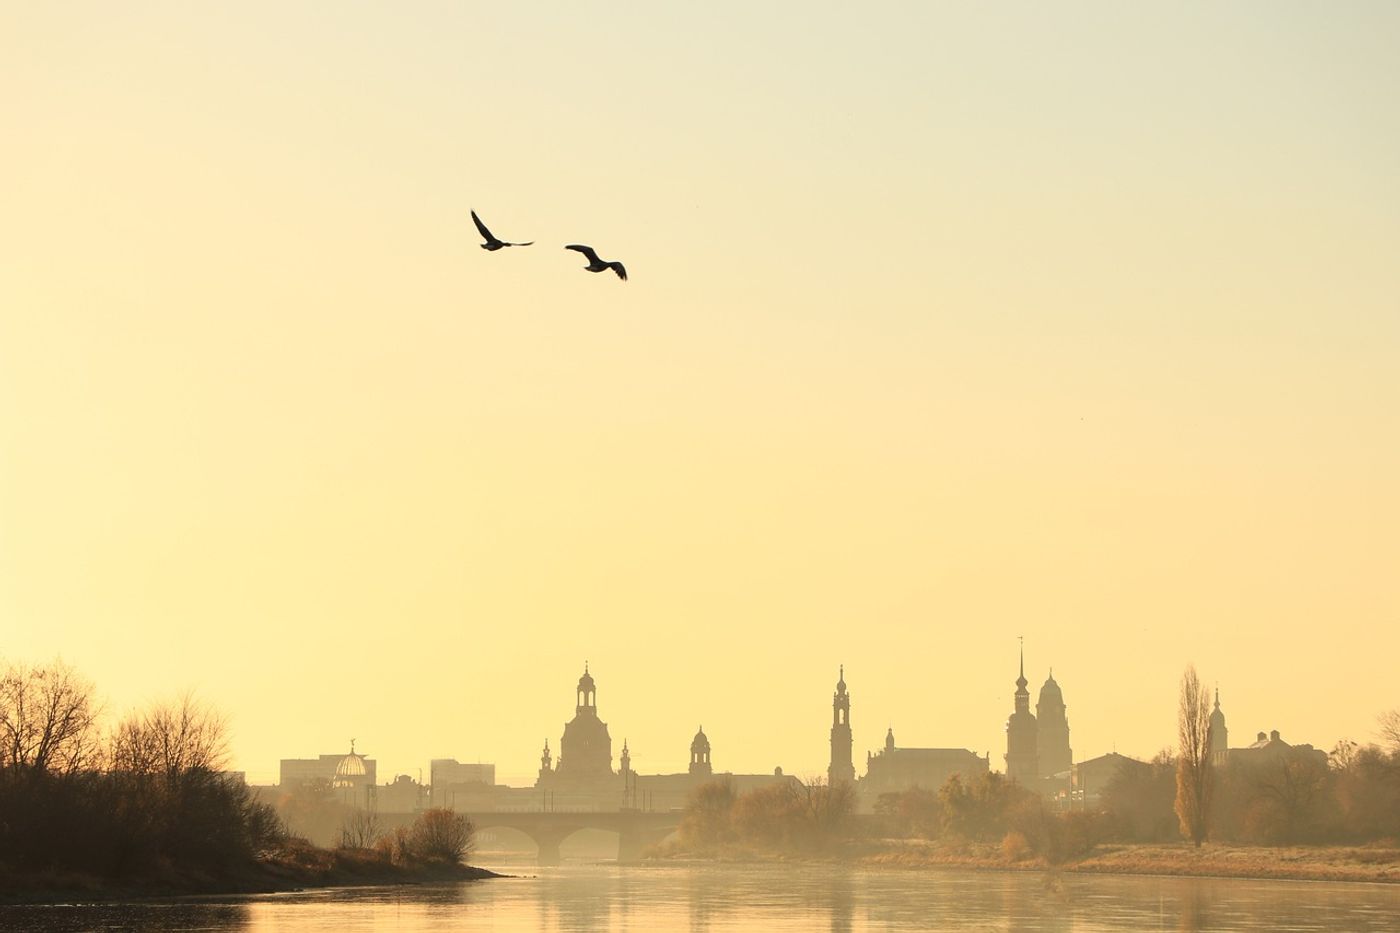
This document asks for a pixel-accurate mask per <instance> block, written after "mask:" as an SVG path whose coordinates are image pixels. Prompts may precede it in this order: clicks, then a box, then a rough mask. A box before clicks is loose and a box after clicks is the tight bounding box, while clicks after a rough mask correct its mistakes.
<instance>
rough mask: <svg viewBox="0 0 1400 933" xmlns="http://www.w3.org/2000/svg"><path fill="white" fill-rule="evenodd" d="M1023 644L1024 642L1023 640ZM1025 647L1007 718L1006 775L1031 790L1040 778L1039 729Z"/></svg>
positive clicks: (1022, 651) (1022, 650)
mask: <svg viewBox="0 0 1400 933" xmlns="http://www.w3.org/2000/svg"><path fill="white" fill-rule="evenodd" d="M1023 645H1024V643H1023ZM1029 683H1030V681H1028V680H1026V650H1025V648H1024V646H1023V647H1022V648H1021V676H1019V677H1017V678H1016V707H1015V712H1013V713H1012V714H1011V718H1010V719H1008V720H1006V776H1007V777H1008V778H1010V779H1011V780H1013V781H1016V782H1017V783H1018V784H1021V785H1022V786H1024V787H1030V788H1032V789H1034V788H1035V786H1036V781H1037V780H1038V779H1039V777H1040V763H1039V760H1038V759H1039V757H1040V756H1039V754H1038V749H1037V744H1038V742H1039V734H1038V733H1039V730H1038V729H1037V728H1036V722H1035V714H1034V713H1032V712H1031V692H1030V691H1029V690H1027V689H1026V686H1027V685H1028V684H1029Z"/></svg>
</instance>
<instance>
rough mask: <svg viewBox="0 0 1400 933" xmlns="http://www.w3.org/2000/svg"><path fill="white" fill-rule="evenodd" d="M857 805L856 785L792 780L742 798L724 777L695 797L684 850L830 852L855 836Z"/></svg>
mask: <svg viewBox="0 0 1400 933" xmlns="http://www.w3.org/2000/svg"><path fill="white" fill-rule="evenodd" d="M855 804H856V798H855V789H854V788H853V787H852V786H851V785H850V784H844V783H843V784H837V785H835V786H828V785H827V784H826V783H825V782H824V781H822V780H820V779H816V780H813V781H811V782H809V783H807V784H803V783H802V782H800V781H797V780H795V779H790V780H787V781H780V782H777V783H773V784H769V785H767V786H765V787H760V788H757V789H755V790H751V791H749V792H748V793H744V794H738V793H735V791H734V785H733V784H732V783H731V782H730V781H728V780H726V779H724V778H720V779H718V780H715V781H710V782H707V783H705V784H702V785H700V786H699V787H697V788H695V790H693V791H692V792H691V794H690V798H689V800H688V802H687V805H686V809H685V815H684V816H683V817H682V819H681V825H680V829H679V831H678V834H677V835H678V842H679V846H678V848H679V849H681V850H682V851H685V852H687V853H693V854H700V855H717V854H722V853H725V852H728V851H732V850H735V849H752V850H761V851H765V852H793V853H799V852H826V851H830V850H831V849H832V848H834V847H836V846H838V845H840V844H841V843H842V842H843V841H844V840H845V839H846V838H847V837H848V836H849V835H850V832H851V822H852V821H851V816H852V814H854V813H855Z"/></svg>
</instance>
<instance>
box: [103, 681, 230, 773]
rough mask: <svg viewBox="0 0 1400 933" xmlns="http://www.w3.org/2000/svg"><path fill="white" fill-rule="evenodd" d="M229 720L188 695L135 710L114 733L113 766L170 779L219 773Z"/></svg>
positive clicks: (224, 750)
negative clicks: (143, 709)
mask: <svg viewBox="0 0 1400 933" xmlns="http://www.w3.org/2000/svg"><path fill="white" fill-rule="evenodd" d="M227 732H228V728H227V723H226V721H225V719H224V717H223V715H222V714H221V713H219V712H218V711H216V710H214V709H213V708H212V707H210V706H208V705H207V704H205V703H204V702H202V701H201V700H198V699H196V698H195V696H194V694H192V693H185V694H184V695H182V696H181V697H180V698H179V699H177V700H174V701H172V702H169V703H159V704H156V705H155V706H152V707H151V708H150V709H148V710H147V711H146V712H144V713H133V714H131V715H130V716H128V717H127V718H126V719H125V720H123V721H122V723H121V724H120V725H119V726H117V731H116V733H115V734H114V735H113V737H112V768H113V770H116V771H124V772H129V773H132V774H143V775H161V776H163V777H165V778H167V779H169V780H174V779H177V778H179V777H181V776H182V775H185V774H189V773H190V772H192V771H217V770H219V769H220V768H222V767H223V766H224V763H225V762H226V761H227V759H228V738H227Z"/></svg>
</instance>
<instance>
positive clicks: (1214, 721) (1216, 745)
mask: <svg viewBox="0 0 1400 933" xmlns="http://www.w3.org/2000/svg"><path fill="white" fill-rule="evenodd" d="M1206 735H1207V736H1208V737H1209V740H1210V763H1211V764H1213V765H1217V766H1219V765H1223V764H1225V759H1226V758H1228V757H1230V730H1229V729H1228V728H1226V726H1225V713H1224V712H1223V711H1221V709H1220V688H1219V687H1216V688H1215V710H1214V711H1212V712H1211V714H1210V728H1209V730H1208V731H1207V732H1206Z"/></svg>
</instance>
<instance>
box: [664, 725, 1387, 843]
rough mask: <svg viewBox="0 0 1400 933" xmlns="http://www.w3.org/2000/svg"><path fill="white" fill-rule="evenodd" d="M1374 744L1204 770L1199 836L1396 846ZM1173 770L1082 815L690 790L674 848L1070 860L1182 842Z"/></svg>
mask: <svg viewBox="0 0 1400 933" xmlns="http://www.w3.org/2000/svg"><path fill="white" fill-rule="evenodd" d="M1382 735H1383V736H1385V741H1386V744H1385V746H1378V745H1367V746H1364V747H1363V746H1359V745H1357V744H1355V743H1352V742H1342V743H1339V744H1338V745H1337V746H1336V748H1335V749H1334V750H1333V751H1332V753H1331V755H1329V756H1321V755H1319V754H1317V753H1316V752H1313V751H1312V750H1311V749H1288V748H1285V749H1282V750H1280V751H1278V752H1275V753H1273V754H1266V755H1251V756H1248V757H1246V756H1235V757H1234V758H1233V759H1227V761H1226V762H1225V763H1224V764H1220V765H1211V766H1210V767H1211V770H1212V788H1213V793H1212V795H1211V797H1210V801H1209V812H1208V814H1207V819H1206V827H1207V838H1208V839H1209V840H1211V841H1215V842H1227V843H1240V844H1251V845H1279V846H1282V845H1297V844H1356V843H1372V842H1385V843H1389V844H1392V845H1393V844H1394V843H1395V841H1396V840H1400V716H1397V715H1396V714H1393V713H1392V714H1388V715H1387V716H1385V717H1383V718H1382ZM1179 772H1180V768H1179V761H1178V759H1177V756H1175V755H1174V754H1173V753H1172V752H1170V751H1165V752H1162V753H1161V754H1159V755H1158V756H1157V757H1155V758H1154V759H1153V760H1152V761H1150V762H1141V763H1137V762H1129V763H1127V764H1125V765H1124V766H1123V767H1122V769H1121V770H1120V771H1119V773H1118V774H1117V776H1116V777H1114V778H1113V779H1112V780H1111V781H1110V783H1109V784H1108V786H1107V787H1106V789H1105V792H1104V794H1103V797H1102V799H1101V801H1100V802H1099V803H1098V804H1097V805H1096V806H1094V807H1092V808H1090V809H1075V810H1070V811H1060V810H1057V809H1055V808H1054V807H1053V805H1052V804H1051V803H1049V802H1048V801H1046V800H1044V799H1042V798H1041V797H1040V796H1039V795H1037V794H1035V793H1033V792H1032V791H1030V790H1028V789H1027V788H1024V787H1022V786H1020V785H1019V784H1016V783H1014V782H1012V781H1009V780H1007V779H1006V778H1005V777H1004V776H1003V775H1000V774H996V773H988V774H981V775H978V776H976V777H974V778H970V779H964V778H962V777H959V776H956V775H955V776H954V777H952V778H950V779H949V780H948V781H947V783H945V784H944V785H943V786H942V787H939V788H936V789H934V788H922V787H912V788H909V789H907V790H904V791H902V792H898V793H887V794H882V795H880V798H879V800H878V801H877V802H876V804H875V807H874V811H875V812H874V814H873V816H867V817H861V818H856V817H855V816H854V811H855V803H856V801H855V792H854V788H853V787H852V786H851V785H849V784H840V785H837V786H835V787H828V786H826V785H825V783H824V782H822V781H820V780H816V781H813V782H811V783H810V784H802V783H800V782H797V781H792V782H789V783H786V784H774V785H770V786H768V787H764V788H760V789H758V790H754V791H750V792H748V793H746V794H736V793H735V792H734V789H733V787H732V785H730V784H729V783H728V782H727V781H724V780H718V781H713V782H710V783H708V784H704V785H701V786H700V787H698V788H696V789H695V791H693V792H692V794H691V797H690V799H689V801H688V803H687V806H686V809H685V816H684V819H683V822H682V824H681V828H680V833H679V840H678V844H677V845H675V846H674V847H673V849H675V850H677V851H679V852H684V853H688V854H698V855H714V854H724V853H728V852H736V851H739V852H742V851H752V852H769V853H794V854H800V853H810V854H832V853H839V852H842V851H848V852H853V853H854V852H860V851H863V850H864V849H865V848H867V847H868V844H869V843H871V842H872V841H875V840H879V839H911V840H912V839H923V840H939V841H940V842H942V843H947V844H948V845H951V846H958V845H961V844H963V843H977V844H988V843H992V844H997V845H999V846H1000V848H1001V855H1002V857H1003V858H1004V859H1005V860H1006V861H1011V862H1015V861H1020V860H1022V859H1026V858H1039V859H1043V860H1044V861H1045V862H1047V863H1049V864H1060V863H1063V862H1065V861H1069V860H1073V859H1080V858H1083V857H1085V856H1087V855H1089V854H1090V853H1091V852H1092V851H1093V850H1094V848H1095V847H1096V846H1098V845H1100V844H1103V843H1110V842H1113V843H1133V842H1142V843H1149V842H1178V841H1181V840H1182V839H1183V837H1184V836H1186V837H1187V838H1189V835H1188V833H1187V831H1186V829H1185V828H1184V827H1183V823H1182V819H1181V817H1180V813H1179V812H1178V809H1177V803H1178V791H1179V777H1180V774H1179Z"/></svg>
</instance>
